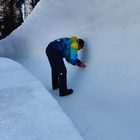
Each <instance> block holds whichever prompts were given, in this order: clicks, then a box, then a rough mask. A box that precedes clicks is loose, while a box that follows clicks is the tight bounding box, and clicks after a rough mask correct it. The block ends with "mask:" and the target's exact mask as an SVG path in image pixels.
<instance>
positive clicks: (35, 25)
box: [0, 0, 140, 140]
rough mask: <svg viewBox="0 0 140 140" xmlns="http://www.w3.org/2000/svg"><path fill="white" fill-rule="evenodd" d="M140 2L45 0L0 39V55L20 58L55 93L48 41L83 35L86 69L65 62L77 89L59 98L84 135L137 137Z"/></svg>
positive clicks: (81, 36) (91, 136)
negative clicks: (12, 30) (71, 93)
mask: <svg viewBox="0 0 140 140" xmlns="http://www.w3.org/2000/svg"><path fill="white" fill-rule="evenodd" d="M139 5H140V2H139V1H138V0H133V1H131V0H123V1H121V0H117V1H116V0H106V1H104V0H94V1H93V0H82V1H81V0H71V1H65V0H41V1H40V2H39V3H38V5H37V6H36V8H35V10H34V11H33V12H32V13H31V15H30V16H29V17H28V18H27V20H26V22H25V23H24V24H23V25H22V26H21V27H20V28H18V29H17V30H16V31H15V32H13V33H12V35H11V36H9V37H8V38H6V39H4V40H2V41H1V42H0V45H1V47H0V50H1V51H0V54H1V56H5V57H9V58H12V59H14V60H16V61H17V62H20V63H21V64H22V65H23V66H25V67H26V68H27V69H28V70H29V71H30V72H31V73H32V74H33V75H34V76H36V77H37V78H38V79H39V80H40V81H41V82H42V83H43V84H44V86H45V87H46V89H48V91H50V92H52V91H51V85H50V68H49V64H48V61H47V58H46V55H45V48H46V46H47V44H48V43H49V41H51V40H53V39H56V38H59V37H63V36H71V35H76V36H79V37H80V38H83V39H84V40H85V48H84V49H83V50H82V51H81V53H80V54H79V55H80V58H81V59H82V60H83V61H84V62H86V63H87V68H86V69H83V70H81V69H78V68H77V69H76V68H73V67H72V66H71V65H69V64H68V65H67V66H68V79H69V83H68V85H69V86H70V87H72V88H73V89H74V91H75V92H74V93H75V94H74V95H72V96H71V97H69V99H58V101H59V103H60V104H61V105H62V106H63V104H64V106H63V109H64V110H65V111H66V112H67V114H68V115H69V116H70V117H71V119H72V120H73V122H74V123H75V125H76V127H77V128H78V129H79V130H80V132H81V133H82V134H83V135H84V137H85V138H86V139H92V138H96V139H101V140H102V139H107V140H112V139H120V140H121V139H122V140H124V139H127V140H132V138H133V139H135V140H137V139H139V138H140V135H139V134H138V130H139V127H140V120H139V116H140V114H139V111H138V110H139V107H138V106H139V105H140V104H139V102H138V100H139V99H140V96H139V92H140V87H139V85H140V76H139V75H140V61H139V59H140V47H139V45H140V36H139V32H140V26H139V24H140V16H139V15H140V9H139ZM75 83H77V84H75ZM52 94H54V93H53V92H52ZM56 98H57V97H56ZM87 108H88V109H87ZM76 112H78V113H76ZM72 114H73V115H72ZM81 122H82V123H81ZM114 126H115V127H114ZM110 133H111V134H110Z"/></svg>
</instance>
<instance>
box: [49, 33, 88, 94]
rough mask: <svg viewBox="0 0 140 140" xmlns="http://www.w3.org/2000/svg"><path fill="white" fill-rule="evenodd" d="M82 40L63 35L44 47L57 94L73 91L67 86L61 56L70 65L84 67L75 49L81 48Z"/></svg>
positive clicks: (64, 67)
mask: <svg viewBox="0 0 140 140" xmlns="http://www.w3.org/2000/svg"><path fill="white" fill-rule="evenodd" d="M83 46H84V40H83V39H78V38H77V37H75V36H72V37H70V38H68V37H64V38H60V39H56V40H54V41H52V42H50V43H49V44H48V46H47V48H46V54H47V57H48V60H49V63H50V66H51V74H52V88H53V89H54V90H55V89H58V88H59V95H60V96H66V95H70V94H72V93H73V90H72V89H68V88H67V69H66V66H65V64H64V61H63V58H65V59H66V61H67V62H68V63H70V64H72V65H76V66H78V67H81V68H85V67H86V65H85V63H84V62H82V61H81V60H79V59H78V55H77V50H80V49H82V48H83Z"/></svg>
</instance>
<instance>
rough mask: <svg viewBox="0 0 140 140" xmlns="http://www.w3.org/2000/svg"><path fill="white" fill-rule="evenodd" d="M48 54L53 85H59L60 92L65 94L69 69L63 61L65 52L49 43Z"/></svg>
mask: <svg viewBox="0 0 140 140" xmlns="http://www.w3.org/2000/svg"><path fill="white" fill-rule="evenodd" d="M46 54H47V57H48V60H49V62H50V66H51V74H52V86H53V87H59V93H60V94H64V93H65V92H66V91H67V69H66V67H65V64H64V61H63V52H61V51H57V50H55V49H54V47H53V46H51V45H48V47H47V48H46Z"/></svg>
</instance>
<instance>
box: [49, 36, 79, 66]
mask: <svg viewBox="0 0 140 140" xmlns="http://www.w3.org/2000/svg"><path fill="white" fill-rule="evenodd" d="M50 44H51V46H53V47H54V49H55V50H57V51H60V52H63V57H64V58H65V59H66V61H67V62H68V63H70V64H72V65H80V64H81V61H80V60H79V59H78V54H77V51H78V38H77V37H71V38H60V39H57V40H54V41H52V42H51V43H50Z"/></svg>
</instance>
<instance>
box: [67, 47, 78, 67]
mask: <svg viewBox="0 0 140 140" xmlns="http://www.w3.org/2000/svg"><path fill="white" fill-rule="evenodd" d="M77 57H78V54H77V50H76V49H73V48H71V49H70V55H66V56H65V59H66V61H67V62H68V63H70V64H72V65H80V64H81V61H80V60H79V59H78V58H77Z"/></svg>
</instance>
